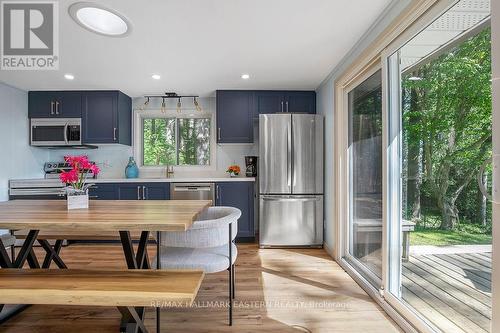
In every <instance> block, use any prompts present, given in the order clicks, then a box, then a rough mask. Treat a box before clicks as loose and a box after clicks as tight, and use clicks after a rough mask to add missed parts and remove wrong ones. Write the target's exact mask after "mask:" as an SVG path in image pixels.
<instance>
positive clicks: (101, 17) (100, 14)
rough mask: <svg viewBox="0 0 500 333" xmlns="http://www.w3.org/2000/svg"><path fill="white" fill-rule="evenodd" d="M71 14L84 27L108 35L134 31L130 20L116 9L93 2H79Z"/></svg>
mask: <svg viewBox="0 0 500 333" xmlns="http://www.w3.org/2000/svg"><path fill="white" fill-rule="evenodd" d="M68 11H69V15H70V16H71V18H73V20H75V22H76V23H78V24H79V25H80V26H82V27H83V28H85V29H87V30H89V31H92V32H94V33H96V34H99V35H103V36H108V37H125V36H127V35H129V34H130V33H131V31H132V25H131V24H130V22H129V20H128V19H127V18H126V17H125V16H123V15H122V14H120V13H118V12H117V11H115V10H112V9H109V8H106V7H104V6H102V5H100V4H97V3H92V2H77V3H74V4H73V5H71V6H70V7H69V10H68Z"/></svg>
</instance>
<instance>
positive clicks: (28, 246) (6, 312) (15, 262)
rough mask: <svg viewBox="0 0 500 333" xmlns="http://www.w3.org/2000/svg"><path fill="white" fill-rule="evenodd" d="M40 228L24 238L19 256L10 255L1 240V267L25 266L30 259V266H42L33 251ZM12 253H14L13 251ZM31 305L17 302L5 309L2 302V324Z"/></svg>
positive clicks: (0, 309)
mask: <svg viewBox="0 0 500 333" xmlns="http://www.w3.org/2000/svg"><path fill="white" fill-rule="evenodd" d="M38 232H39V231H38V230H30V231H29V233H28V236H26V239H25V240H24V243H23V245H22V246H21V249H20V251H19V253H18V254H17V256H13V257H12V258H10V257H9V255H8V254H7V250H6V248H5V244H4V243H3V242H2V240H0V267H1V268H23V266H24V263H25V262H26V261H28V264H29V266H30V268H40V265H39V264H38V260H37V259H36V256H35V252H34V251H33V244H34V243H35V240H36V237H37V236H38ZM11 254H12V253H11ZM27 307H29V305H28V304H16V305H13V306H12V307H9V308H7V309H5V306H4V304H0V324H2V323H4V322H6V321H7V320H9V319H10V318H12V317H14V316H15V315H17V314H18V313H20V312H22V311H23V310H24V309H26V308H27Z"/></svg>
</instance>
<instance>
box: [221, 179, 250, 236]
mask: <svg viewBox="0 0 500 333" xmlns="http://www.w3.org/2000/svg"><path fill="white" fill-rule="evenodd" d="M254 186H255V185H254V182H221V183H217V184H216V186H215V191H216V193H215V198H216V199H215V203H216V206H230V207H236V208H238V209H240V210H241V217H240V219H239V220H238V240H240V241H242V240H243V241H253V240H254V239H255V226H254V196H255V191H254Z"/></svg>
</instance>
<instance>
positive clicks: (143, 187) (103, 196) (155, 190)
mask: <svg viewBox="0 0 500 333" xmlns="http://www.w3.org/2000/svg"><path fill="white" fill-rule="evenodd" d="M89 196H90V198H91V199H96V200H168V199H170V184H169V183H97V184H95V185H94V186H92V187H91V188H90V189H89Z"/></svg>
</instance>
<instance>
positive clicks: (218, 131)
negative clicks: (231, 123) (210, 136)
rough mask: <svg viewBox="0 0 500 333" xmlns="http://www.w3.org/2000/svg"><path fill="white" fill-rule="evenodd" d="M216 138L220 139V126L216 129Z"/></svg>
mask: <svg viewBox="0 0 500 333" xmlns="http://www.w3.org/2000/svg"><path fill="white" fill-rule="evenodd" d="M217 138H218V139H219V140H220V127H219V128H218V129H217Z"/></svg>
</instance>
